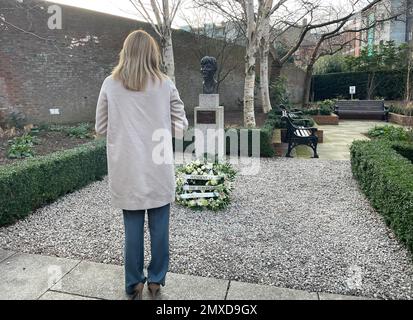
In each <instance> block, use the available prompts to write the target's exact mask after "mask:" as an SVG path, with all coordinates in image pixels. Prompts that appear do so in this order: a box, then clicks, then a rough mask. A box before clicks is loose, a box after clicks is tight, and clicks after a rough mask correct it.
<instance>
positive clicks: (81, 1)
mask: <svg viewBox="0 0 413 320" xmlns="http://www.w3.org/2000/svg"><path fill="white" fill-rule="evenodd" d="M46 1H48V0H46ZM50 2H55V3H62V4H67V5H72V6H76V7H81V8H87V9H91V10H96V11H102V12H106V13H110V14H115V15H120V16H126V17H129V18H134V19H138V18H139V16H137V12H136V9H134V7H133V6H132V5H131V3H130V1H129V0H53V1H50ZM143 2H144V3H147V4H148V5H149V3H150V0H143ZM149 7H150V5H149V6H148V8H149ZM191 12H192V10H191V9H190V1H189V2H188V1H187V2H186V4H184V5H183V6H182V9H181V10H180V12H179V14H178V15H177V17H176V19H175V21H174V27H179V26H183V25H186V24H187V23H186V21H185V19H184V18H183V17H184V16H186V15H191ZM140 20H143V19H142V18H140Z"/></svg>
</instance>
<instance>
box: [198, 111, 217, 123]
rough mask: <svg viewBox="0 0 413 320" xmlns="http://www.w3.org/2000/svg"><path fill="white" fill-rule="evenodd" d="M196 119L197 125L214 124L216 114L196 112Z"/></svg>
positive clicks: (214, 112)
mask: <svg viewBox="0 0 413 320" xmlns="http://www.w3.org/2000/svg"><path fill="white" fill-rule="evenodd" d="M196 119H197V123H198V124H216V121H217V112H216V111H203V110H198V111H197V114H196Z"/></svg>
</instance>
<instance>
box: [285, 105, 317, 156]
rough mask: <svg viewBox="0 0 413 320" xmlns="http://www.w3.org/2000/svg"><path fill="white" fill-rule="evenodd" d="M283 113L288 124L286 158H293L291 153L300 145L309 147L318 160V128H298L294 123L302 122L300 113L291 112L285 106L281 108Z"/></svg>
mask: <svg viewBox="0 0 413 320" xmlns="http://www.w3.org/2000/svg"><path fill="white" fill-rule="evenodd" d="M280 108H281V111H282V119H284V120H285V121H286V123H287V142H288V151H287V154H286V157H288V158H292V156H291V151H292V150H293V149H294V148H295V147H296V146H298V145H306V146H309V147H310V148H311V149H313V151H314V158H318V154H317V144H318V137H317V135H316V133H317V128H310V127H303V126H297V125H295V124H294V121H296V120H301V119H298V116H299V115H301V113H299V112H289V111H287V109H286V108H285V107H284V106H280Z"/></svg>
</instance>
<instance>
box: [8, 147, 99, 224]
mask: <svg viewBox="0 0 413 320" xmlns="http://www.w3.org/2000/svg"><path fill="white" fill-rule="evenodd" d="M106 174H107V161H106V144H105V141H104V140H99V141H93V142H91V143H87V144H84V145H82V146H79V147H77V148H75V149H71V150H65V151H59V152H56V153H52V154H50V155H46V156H41V157H36V158H33V159H28V160H23V161H20V162H17V163H15V164H11V165H5V166H0V195H1V197H0V225H6V224H10V223H13V222H15V221H17V220H18V219H21V218H24V217H26V216H27V215H28V214H30V213H31V212H32V211H33V210H35V209H37V208H39V207H41V206H43V205H45V204H47V203H50V202H52V201H54V200H56V199H58V198H59V197H61V196H63V195H65V194H67V193H69V192H73V191H75V190H77V189H79V188H81V187H84V186H85V185H87V184H88V183H90V182H92V181H95V180H99V179H101V178H102V177H104V176H105V175H106Z"/></svg>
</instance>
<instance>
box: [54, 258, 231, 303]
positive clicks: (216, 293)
mask: <svg viewBox="0 0 413 320" xmlns="http://www.w3.org/2000/svg"><path fill="white" fill-rule="evenodd" d="M227 287H228V281H227V280H218V279H212V278H203V277H196V276H188V275H178V274H173V273H168V275H167V279H166V286H165V287H162V290H161V294H160V295H159V297H158V299H159V300H186V299H190V300H223V299H224V298H225V294H226V290H227ZM52 290H55V291H59V292H64V293H68V294H75V295H80V296H85V297H91V298H98V299H106V300H125V299H128V297H127V295H126V294H125V291H124V271H123V267H122V266H115V265H106V264H100V263H94V262H86V261H82V262H81V263H80V264H79V265H78V266H77V267H76V268H74V269H73V270H72V271H71V272H70V273H69V274H68V275H67V276H66V277H64V278H63V279H62V280H61V281H60V282H58V283H56V285H55V286H53V288H52ZM143 299H150V295H149V292H148V290H147V288H146V287H145V289H144V295H143Z"/></svg>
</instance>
